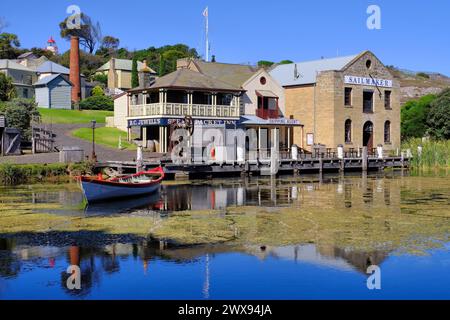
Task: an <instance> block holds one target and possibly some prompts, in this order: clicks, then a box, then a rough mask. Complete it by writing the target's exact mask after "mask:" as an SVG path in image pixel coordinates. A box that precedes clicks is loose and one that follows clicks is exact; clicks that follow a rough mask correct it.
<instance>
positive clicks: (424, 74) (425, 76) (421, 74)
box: [416, 72, 430, 79]
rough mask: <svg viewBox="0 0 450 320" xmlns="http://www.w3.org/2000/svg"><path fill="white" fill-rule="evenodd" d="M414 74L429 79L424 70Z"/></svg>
mask: <svg viewBox="0 0 450 320" xmlns="http://www.w3.org/2000/svg"><path fill="white" fill-rule="evenodd" d="M416 76H418V77H419V78H425V79H430V76H429V75H428V74H426V73H425V72H419V73H417V74H416Z"/></svg>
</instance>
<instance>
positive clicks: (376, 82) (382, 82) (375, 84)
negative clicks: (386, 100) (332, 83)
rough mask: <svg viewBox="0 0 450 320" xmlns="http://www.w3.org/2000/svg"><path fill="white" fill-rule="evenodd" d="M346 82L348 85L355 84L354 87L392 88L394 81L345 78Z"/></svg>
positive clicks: (354, 77)
mask: <svg viewBox="0 0 450 320" xmlns="http://www.w3.org/2000/svg"><path fill="white" fill-rule="evenodd" d="M344 82H345V83H346V84H353V85H361V86H373V87H383V88H392V80H385V79H374V78H365V77H356V76H345V77H344Z"/></svg>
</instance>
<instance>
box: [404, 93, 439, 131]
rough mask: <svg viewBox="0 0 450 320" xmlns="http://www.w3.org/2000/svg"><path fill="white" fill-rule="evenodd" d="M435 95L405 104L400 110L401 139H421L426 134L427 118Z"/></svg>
mask: <svg viewBox="0 0 450 320" xmlns="http://www.w3.org/2000/svg"><path fill="white" fill-rule="evenodd" d="M435 99H436V96H435V95H432V94H430V95H427V96H423V97H422V98H420V99H418V100H411V101H408V102H407V103H405V104H404V105H403V107H402V110H401V118H402V121H401V136H402V139H409V138H422V137H424V136H425V135H426V134H427V131H428V125H427V117H428V113H429V111H430V108H431V103H432V102H433V100H435Z"/></svg>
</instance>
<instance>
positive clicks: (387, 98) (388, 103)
mask: <svg viewBox="0 0 450 320" xmlns="http://www.w3.org/2000/svg"><path fill="white" fill-rule="evenodd" d="M384 108H385V109H391V91H385V92H384Z"/></svg>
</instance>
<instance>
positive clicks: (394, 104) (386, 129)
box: [114, 51, 400, 157]
mask: <svg viewBox="0 0 450 320" xmlns="http://www.w3.org/2000/svg"><path fill="white" fill-rule="evenodd" d="M142 83H145V84H144V85H143V86H141V87H139V88H134V89H131V90H129V91H127V92H125V93H123V94H122V95H119V96H117V97H116V99H115V110H114V125H115V126H116V127H118V128H119V129H122V130H124V131H127V132H128V137H129V139H130V140H131V138H132V137H137V140H141V142H142V145H143V146H144V147H145V148H148V150H149V151H156V152H161V153H169V152H171V151H172V148H173V144H172V143H171V141H170V137H171V134H172V132H173V131H174V130H175V129H176V128H177V126H179V125H183V124H184V123H185V122H186V121H187V120H186V119H187V117H192V119H193V121H194V123H195V128H199V127H201V128H202V129H206V128H211V129H217V130H220V131H221V132H222V133H223V136H224V137H225V138H224V140H225V141H222V143H223V144H224V145H227V146H229V145H230V144H233V143H234V144H236V142H232V141H226V139H227V138H226V137H227V132H228V131H230V130H236V129H244V130H248V129H254V130H255V131H254V132H256V134H257V136H256V140H257V141H254V143H256V144H257V147H258V150H259V151H260V157H261V152H262V151H263V150H265V149H270V148H271V147H272V146H273V144H274V143H276V144H278V147H279V150H280V151H282V153H283V151H286V152H287V153H290V149H291V147H292V145H293V144H296V145H297V146H298V147H299V148H300V150H303V151H304V152H312V151H313V149H314V148H315V147H317V146H318V145H320V146H321V147H324V148H330V149H336V148H337V146H338V145H342V146H343V147H344V150H346V151H348V150H359V148H362V147H363V146H365V147H367V148H368V150H369V152H371V150H373V149H374V148H376V147H377V146H378V145H382V146H383V147H384V150H387V151H394V150H396V149H397V148H399V147H400V98H399V91H400V88H399V83H398V81H397V80H395V79H394V77H393V76H392V74H391V73H390V72H389V70H388V69H387V68H386V67H385V66H384V65H383V64H382V63H381V62H380V61H379V60H378V58H377V57H376V56H375V55H374V54H373V53H371V52H369V51H365V52H363V53H361V54H359V55H354V56H349V57H337V58H332V59H321V60H317V61H310V62H300V63H293V64H287V65H276V66H274V67H273V68H271V69H269V70H265V69H258V68H255V67H252V66H248V65H238V64H224V63H216V62H204V61H201V60H195V59H181V60H179V61H178V69H177V70H176V71H175V72H173V73H171V74H168V75H166V76H163V77H161V78H157V79H156V80H155V81H153V82H152V83H151V84H148V83H146V82H145V81H143V82H142ZM195 131H197V130H194V140H195V139H196V137H195ZM202 143H203V142H202ZM247 147H248V142H247Z"/></svg>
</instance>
